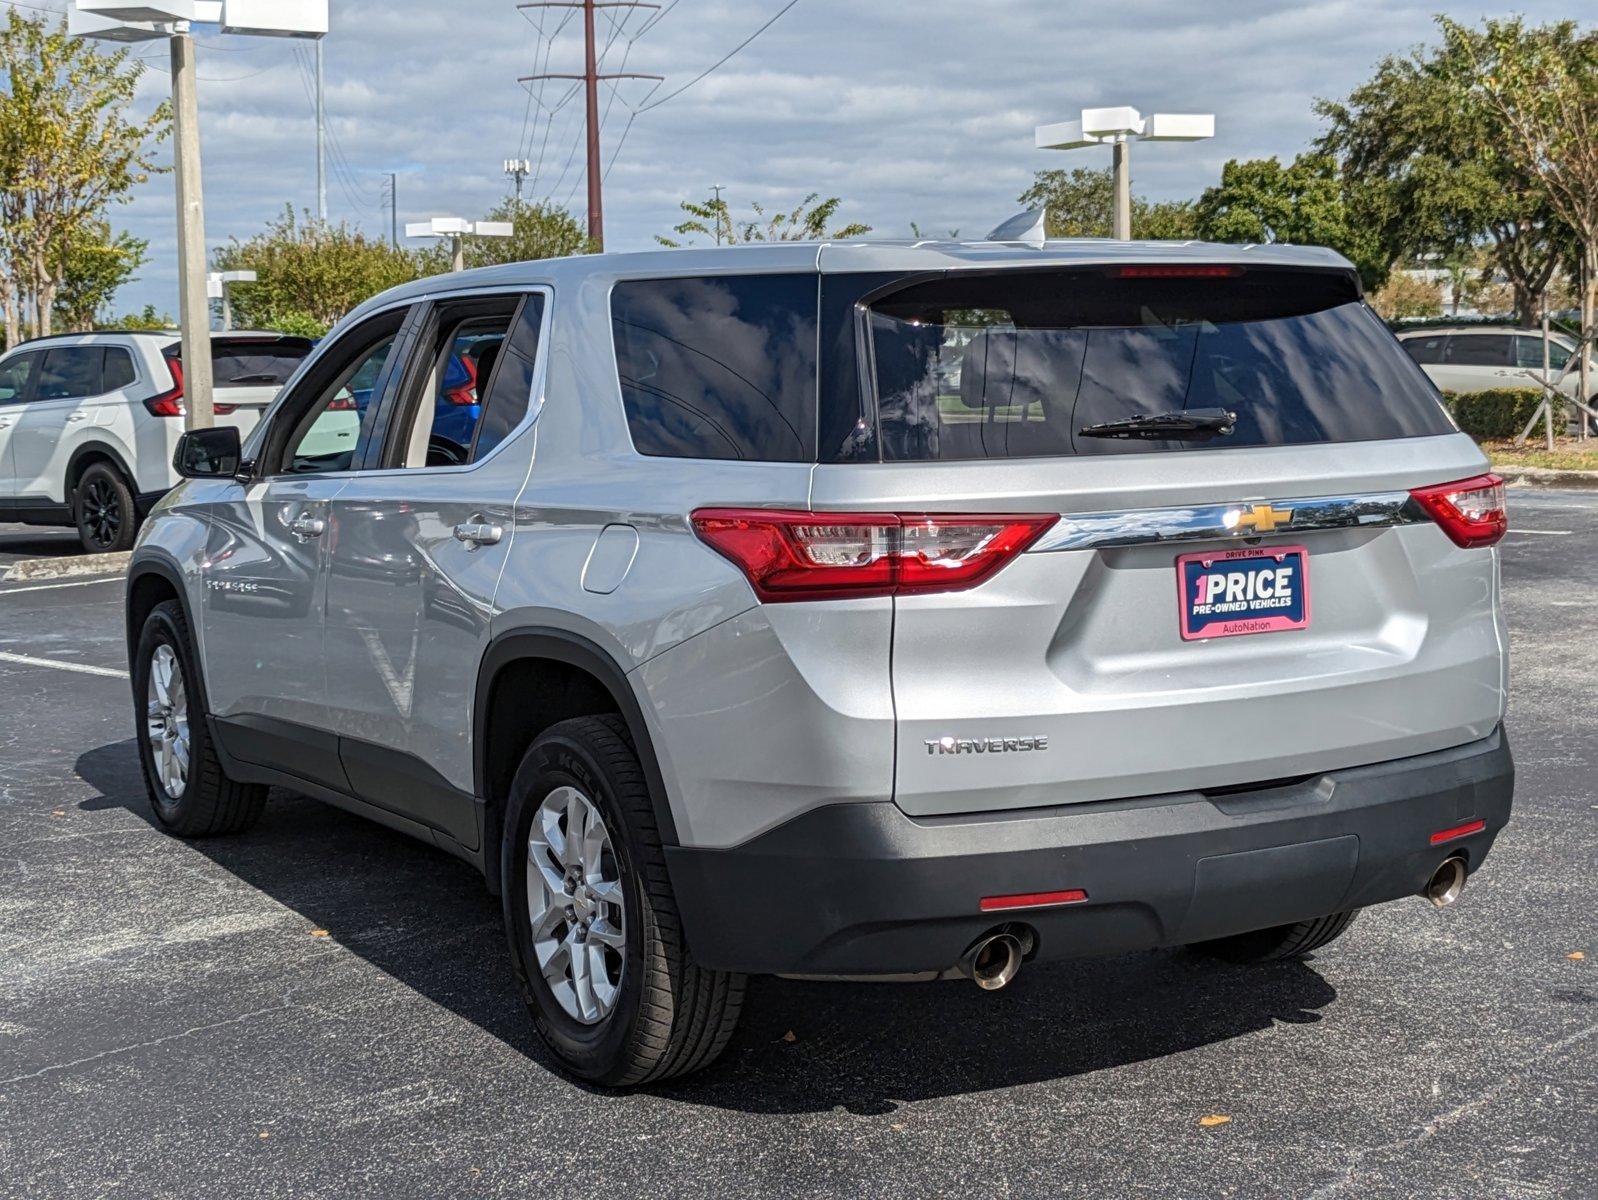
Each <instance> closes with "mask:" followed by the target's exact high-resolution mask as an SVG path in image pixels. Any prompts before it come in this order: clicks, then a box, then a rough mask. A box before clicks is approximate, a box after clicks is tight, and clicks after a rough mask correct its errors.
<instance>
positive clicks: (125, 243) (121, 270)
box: [55, 221, 150, 333]
mask: <svg viewBox="0 0 1598 1200" xmlns="http://www.w3.org/2000/svg"><path fill="white" fill-rule="evenodd" d="M149 246H150V243H149V242H147V241H145V240H144V239H143V238H136V237H134V236H133V235H132V234H130V233H126V232H123V233H118V234H114V235H113V234H112V232H111V226H110V225H109V224H108V223H107V222H105V221H86V222H84V223H83V224H82V225H80V226H79V227H78V228H77V229H75V230H74V231H73V232H72V233H71V234H70V235H69V236H68V237H67V238H66V239H65V240H64V244H63V245H61V246H59V247H57V252H58V255H59V262H58V263H57V266H56V273H57V275H58V277H59V278H60V280H61V286H60V288H59V289H58V290H57V292H56V297H55V324H57V325H59V326H61V327H62V328H63V329H65V330H66V331H67V332H69V333H82V332H85V331H87V330H90V329H93V328H94V325H95V319H96V318H97V317H98V316H99V314H100V313H101V312H102V311H103V310H104V309H105V308H106V307H107V306H108V305H109V304H110V303H111V301H112V299H113V298H114V297H115V296H116V294H117V289H119V288H120V287H121V286H122V285H123V284H125V283H127V282H128V281H129V280H131V279H132V278H133V276H134V272H136V271H137V270H138V269H139V268H140V267H142V266H143V265H144V264H145V262H146V261H147V258H148V250H149Z"/></svg>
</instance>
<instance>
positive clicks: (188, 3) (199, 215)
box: [67, 0, 328, 429]
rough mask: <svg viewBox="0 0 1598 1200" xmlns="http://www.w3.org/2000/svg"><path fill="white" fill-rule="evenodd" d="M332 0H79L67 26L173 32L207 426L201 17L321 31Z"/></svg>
mask: <svg viewBox="0 0 1598 1200" xmlns="http://www.w3.org/2000/svg"><path fill="white" fill-rule="evenodd" d="M327 5H328V0H225V2H224V0H74V3H73V6H72V7H71V8H70V9H69V10H68V11H67V32H68V33H70V34H72V35H73V36H76V37H88V38H100V39H103V40H106V41H113V42H142V41H154V40H156V39H158V38H166V39H168V43H169V45H170V47H171V58H172V134H173V143H174V149H173V163H172V166H173V174H174V175H175V176H176V188H175V190H176V192H177V209H178V319H179V320H180V321H181V322H182V323H183V329H182V334H181V340H182V347H183V349H182V354H183V399H184V417H183V424H184V428H186V429H207V428H209V427H210V426H211V425H213V424H214V423H215V421H216V410H215V405H214V403H213V400H212V371H211V301H210V298H209V297H208V296H207V294H206V270H205V201H204V193H203V189H202V187H201V177H200V107H199V96H198V91H197V89H198V84H199V77H198V75H197V74H196V72H195V65H194V38H193V37H192V36H191V32H190V30H191V26H192V24H194V23H200V24H220V25H221V26H222V32H223V33H244V34H264V35H267V36H274V37H314V38H321V37H322V36H324V35H325V34H326V33H327Z"/></svg>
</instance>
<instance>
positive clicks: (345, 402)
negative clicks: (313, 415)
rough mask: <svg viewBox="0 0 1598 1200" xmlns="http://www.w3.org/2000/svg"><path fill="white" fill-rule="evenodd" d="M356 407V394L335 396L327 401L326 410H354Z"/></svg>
mask: <svg viewBox="0 0 1598 1200" xmlns="http://www.w3.org/2000/svg"><path fill="white" fill-rule="evenodd" d="M355 409H356V404H355V397H354V396H334V397H333V398H332V399H331V400H329V401H328V402H327V408H326V410H325V411H326V412H354V411H355Z"/></svg>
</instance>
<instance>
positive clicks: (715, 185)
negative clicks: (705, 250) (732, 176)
mask: <svg viewBox="0 0 1598 1200" xmlns="http://www.w3.org/2000/svg"><path fill="white" fill-rule="evenodd" d="M726 186H727V185H726V184H724V183H713V184H711V185H710V190H711V191H713V192H715V193H716V245H718V246H719V245H721V218H722V215H723V214H722V211H721V193H722V191H723V190H724V189H725V188H726Z"/></svg>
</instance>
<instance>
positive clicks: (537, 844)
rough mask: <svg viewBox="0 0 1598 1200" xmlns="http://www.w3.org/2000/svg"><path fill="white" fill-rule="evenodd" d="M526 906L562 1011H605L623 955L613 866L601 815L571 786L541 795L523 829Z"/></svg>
mask: <svg viewBox="0 0 1598 1200" xmlns="http://www.w3.org/2000/svg"><path fill="white" fill-rule="evenodd" d="M527 914H528V916H529V918H530V919H531V922H532V936H533V952H534V954H535V955H536V956H537V959H538V967H539V970H540V971H541V972H542V973H543V976H544V982H545V983H546V984H548V986H549V990H550V992H551V993H552V994H553V995H554V997H555V1000H556V1001H557V1002H558V1003H559V1004H560V1006H561V1008H562V1009H564V1010H565V1012H566V1014H567V1015H568V1016H570V1017H571V1018H573V1019H574V1020H577V1021H580V1022H582V1023H583V1024H584V1025H596V1024H598V1023H599V1022H600V1021H603V1020H604V1019H605V1018H606V1017H607V1016H609V1015H610V1012H611V1010H612V1009H614V1008H615V1007H616V999H617V997H618V996H619V995H620V994H621V982H622V974H623V971H624V970H625V967H626V962H627V926H626V921H627V915H626V905H625V903H624V893H623V891H622V883H621V868H620V865H619V863H618V862H617V859H616V853H615V849H614V847H613V846H612V844H611V838H610V830H609V829H608V828H607V827H606V825H605V818H604V817H603V815H601V813H600V811H599V806H598V805H596V804H595V803H594V802H593V801H592V800H591V799H589V797H587V796H585V795H584V794H583V793H582V792H581V791H579V790H578V789H577V788H574V787H558V788H556V789H554V790H553V791H552V792H550V793H549V795H548V796H546V797H544V802H543V803H542V804H540V805H539V806H538V811H537V812H536V813H534V814H533V824H532V828H531V829H530V830H529V831H528V834H527Z"/></svg>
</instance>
